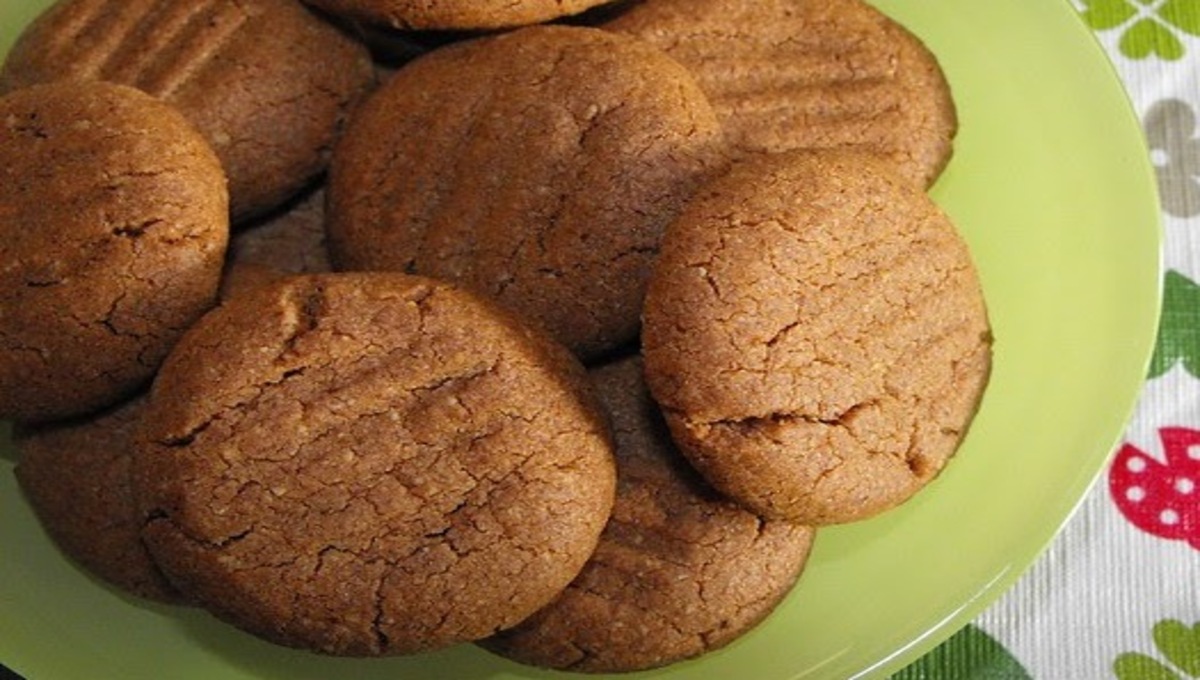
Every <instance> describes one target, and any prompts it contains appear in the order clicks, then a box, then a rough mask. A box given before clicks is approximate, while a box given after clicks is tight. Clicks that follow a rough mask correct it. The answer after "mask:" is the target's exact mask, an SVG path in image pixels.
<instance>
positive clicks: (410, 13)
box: [305, 0, 609, 30]
mask: <svg viewBox="0 0 1200 680" xmlns="http://www.w3.org/2000/svg"><path fill="white" fill-rule="evenodd" d="M608 1H609V0H519V1H518V2H512V1H511V0H305V2H307V3H309V4H310V5H312V6H314V7H320V8H321V9H323V10H326V11H328V12H331V13H333V14H337V15H340V16H345V17H350V18H354V19H359V20H362V21H369V22H372V23H376V24H382V25H385V26H390V27H392V28H402V29H449V30H475V29H495V28H515V27H517V26H527V25H529V24H538V23H542V22H545V21H550V20H551V19H557V18H559V17H564V16H568V15H572V14H578V13H579V12H582V11H584V10H586V9H588V8H589V7H595V6H596V5H600V4H603V3H605V2H608Z"/></svg>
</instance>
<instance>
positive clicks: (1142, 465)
mask: <svg viewBox="0 0 1200 680" xmlns="http://www.w3.org/2000/svg"><path fill="white" fill-rule="evenodd" d="M1125 467H1127V468H1129V471H1130V472H1142V471H1143V470H1145V469H1146V459H1145V458H1140V457H1135V458H1130V459H1129V460H1128V461H1126V462H1125Z"/></svg>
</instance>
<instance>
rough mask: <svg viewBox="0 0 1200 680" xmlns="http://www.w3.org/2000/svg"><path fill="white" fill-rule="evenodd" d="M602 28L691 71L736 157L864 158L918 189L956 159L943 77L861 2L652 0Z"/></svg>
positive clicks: (919, 49) (909, 40) (907, 38)
mask: <svg viewBox="0 0 1200 680" xmlns="http://www.w3.org/2000/svg"><path fill="white" fill-rule="evenodd" d="M604 28H606V29H608V30H612V31H617V32H620V33H626V34H629V35H633V36H635V37H637V38H639V39H642V40H645V41H647V42H649V43H650V44H652V45H655V46H657V47H659V48H661V49H662V50H663V51H665V52H666V53H667V54H669V55H671V56H672V57H674V58H675V59H677V60H678V61H679V62H680V63H681V64H683V65H684V66H686V67H687V68H688V69H690V70H691V71H692V72H693V73H694V74H695V75H696V78H697V80H698V81H699V83H700V86H701V88H702V89H703V90H704V92H705V93H706V94H707V95H708V97H709V99H710V101H711V102H712V104H713V108H714V109H715V110H716V112H717V115H718V117H719V118H720V120H721V124H722V125H723V126H724V127H725V130H726V134H727V135H728V136H729V139H730V144H731V146H732V147H733V148H734V149H735V150H736V151H737V152H739V153H742V154H748V153H750V154H753V153H762V152H768V153H770V152H780V151H789V150H797V149H825V148H840V149H851V150H861V151H869V152H871V153H877V154H879V155H881V156H883V157H885V158H888V159H890V160H891V161H893V162H895V163H896V164H897V165H898V167H900V169H901V172H902V174H904V175H905V176H906V177H910V178H911V179H912V180H913V181H915V182H917V183H918V184H920V185H921V186H929V185H931V184H933V182H934V180H936V179H937V177H938V176H939V175H940V174H941V171H942V169H943V168H944V167H945V166H946V163H947V162H948V161H949V158H950V155H951V152H952V141H953V138H954V136H955V133H956V132H957V130H958V120H957V114H956V111H955V106H954V101H953V98H952V97H951V92H950V87H949V84H948V83H947V81H946V78H945V76H944V74H943V73H942V71H941V67H940V66H939V65H938V62H937V60H936V58H934V56H933V54H932V53H930V52H929V50H928V49H926V48H925V46H924V44H922V43H921V41H920V40H919V39H918V38H917V37H916V36H914V35H913V34H911V33H909V32H908V31H906V30H905V29H904V28H903V27H901V26H900V25H899V24H897V23H896V22H894V21H893V20H891V19H890V18H888V17H887V16H885V15H884V14H883V13H881V12H879V11H878V10H876V9H874V8H873V7H871V6H870V5H868V4H867V3H866V2H862V1H861V0H646V1H645V2H642V3H640V4H637V5H634V6H633V7H632V8H631V9H630V10H629V11H627V12H625V13H623V14H620V15H618V16H617V17H616V18H615V19H613V20H612V21H610V22H608V23H606V24H604Z"/></svg>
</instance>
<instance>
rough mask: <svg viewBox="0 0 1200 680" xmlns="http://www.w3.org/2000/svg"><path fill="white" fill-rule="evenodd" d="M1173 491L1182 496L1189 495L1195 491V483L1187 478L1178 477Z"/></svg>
mask: <svg viewBox="0 0 1200 680" xmlns="http://www.w3.org/2000/svg"><path fill="white" fill-rule="evenodd" d="M1175 490H1176V491H1178V492H1179V493H1182V494H1189V493H1191V492H1193V491H1195V490H1196V483H1195V482H1193V481H1192V480H1190V479H1188V478H1187V477H1180V478H1179V479H1176V480H1175Z"/></svg>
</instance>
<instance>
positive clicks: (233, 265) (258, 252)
mask: <svg viewBox="0 0 1200 680" xmlns="http://www.w3.org/2000/svg"><path fill="white" fill-rule="evenodd" d="M332 269H333V267H332V265H331V264H330V263H329V251H328V249H327V248H326V247H325V188H324V186H318V187H315V188H313V189H311V190H309V191H308V193H306V194H304V195H303V196H301V197H298V198H297V199H296V200H294V201H292V202H291V203H290V204H289V205H287V206H286V207H285V208H284V209H283V210H282V211H281V212H279V213H278V214H275V215H271V216H270V217H268V218H266V219H263V220H261V221H260V222H259V223H256V224H252V225H246V226H244V227H243V228H242V229H239V230H238V231H237V232H235V233H234V234H233V235H232V236H231V237H230V240H229V253H228V255H227V256H226V258H225V275H224V278H223V279H222V280H221V297H222V298H226V297H229V296H230V295H235V294H237V291H238V290H240V289H243V288H247V287H252V286H256V285H260V284H263V283H265V282H267V281H272V280H275V279H279V278H283V277H285V276H288V275H289V274H320V273H325V272H329V271H332Z"/></svg>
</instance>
